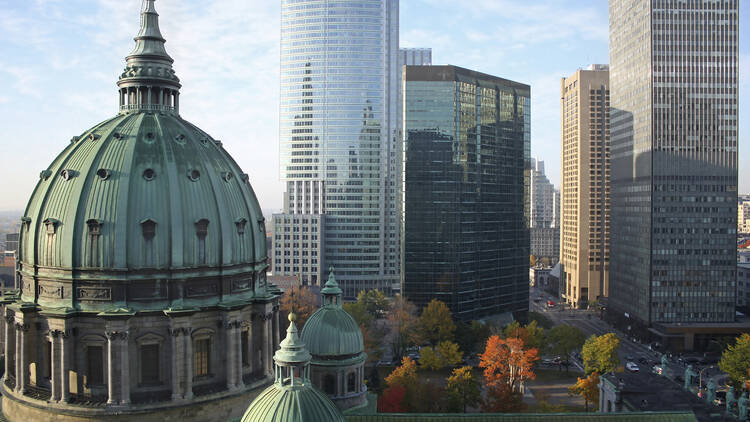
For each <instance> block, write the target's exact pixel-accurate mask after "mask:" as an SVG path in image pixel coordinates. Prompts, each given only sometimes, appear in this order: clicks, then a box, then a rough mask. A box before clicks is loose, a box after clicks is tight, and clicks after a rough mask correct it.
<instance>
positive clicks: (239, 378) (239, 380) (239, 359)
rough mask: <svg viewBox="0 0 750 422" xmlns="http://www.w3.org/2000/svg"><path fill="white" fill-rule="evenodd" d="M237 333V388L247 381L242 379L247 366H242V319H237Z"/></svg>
mask: <svg viewBox="0 0 750 422" xmlns="http://www.w3.org/2000/svg"><path fill="white" fill-rule="evenodd" d="M235 335H236V337H235V338H236V339H237V341H236V343H237V347H236V348H235V350H236V352H235V355H236V359H237V374H236V378H235V387H236V388H242V387H244V386H245V383H244V382H243V381H242V375H243V374H244V372H245V367H244V366H242V321H237V328H236V329H235Z"/></svg>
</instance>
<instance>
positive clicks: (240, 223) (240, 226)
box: [234, 217, 247, 234]
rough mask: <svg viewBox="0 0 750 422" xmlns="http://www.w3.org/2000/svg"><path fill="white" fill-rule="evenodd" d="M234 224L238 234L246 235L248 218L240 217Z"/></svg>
mask: <svg viewBox="0 0 750 422" xmlns="http://www.w3.org/2000/svg"><path fill="white" fill-rule="evenodd" d="M234 224H235V225H236V226H237V233H238V234H245V225H246V224H247V218H245V217H240V218H238V219H237V220H235V221H234Z"/></svg>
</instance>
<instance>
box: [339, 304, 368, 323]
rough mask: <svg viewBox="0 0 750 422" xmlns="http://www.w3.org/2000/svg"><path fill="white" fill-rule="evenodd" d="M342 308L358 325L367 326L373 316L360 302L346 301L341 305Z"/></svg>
mask: <svg viewBox="0 0 750 422" xmlns="http://www.w3.org/2000/svg"><path fill="white" fill-rule="evenodd" d="M342 307H343V308H344V310H345V311H346V312H348V313H349V315H351V316H352V317H353V318H354V320H355V321H357V324H358V325H366V326H369V325H370V324H371V323H372V321H373V320H375V317H373V316H372V315H370V313H369V312H367V307H366V306H365V304H364V303H362V302H348V303H344V304H343V305H342Z"/></svg>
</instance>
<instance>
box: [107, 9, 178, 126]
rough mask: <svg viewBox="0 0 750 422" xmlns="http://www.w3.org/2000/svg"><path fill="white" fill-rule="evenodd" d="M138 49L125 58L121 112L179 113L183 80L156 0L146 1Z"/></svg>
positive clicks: (121, 75)
mask: <svg viewBox="0 0 750 422" xmlns="http://www.w3.org/2000/svg"><path fill="white" fill-rule="evenodd" d="M134 40H135V48H134V49H133V51H132V52H130V54H129V55H128V56H127V57H126V58H125V61H126V65H125V70H124V71H123V72H122V74H120V78H119V80H118V81H117V86H118V87H119V95H120V112H121V113H127V112H132V111H136V112H137V111H143V110H152V111H160V112H169V113H175V114H179V98H180V87H181V85H180V79H179V78H178V77H177V76H176V75H175V72H174V69H172V63H173V62H174V60H173V59H172V57H170V56H169V54H167V50H166V49H165V48H164V43H165V42H166V40H165V39H164V37H163V36H162V35H161V31H160V30H159V14H158V13H156V8H155V7H154V0H144V1H143V8H142V10H141V28H140V30H139V31H138V35H136V37H135V38H134Z"/></svg>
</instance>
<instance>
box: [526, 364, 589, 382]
mask: <svg viewBox="0 0 750 422" xmlns="http://www.w3.org/2000/svg"><path fill="white" fill-rule="evenodd" d="M534 373H535V374H536V379H535V381H540V382H547V381H570V383H571V384H573V383H575V382H576V380H577V379H578V377H582V376H583V374H582V373H580V372H576V371H570V372H565V369H563V370H562V371H558V370H557V369H541V368H538V369H536V370H534ZM532 382H533V381H532Z"/></svg>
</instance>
